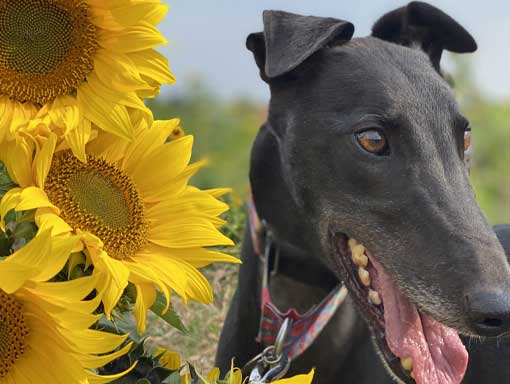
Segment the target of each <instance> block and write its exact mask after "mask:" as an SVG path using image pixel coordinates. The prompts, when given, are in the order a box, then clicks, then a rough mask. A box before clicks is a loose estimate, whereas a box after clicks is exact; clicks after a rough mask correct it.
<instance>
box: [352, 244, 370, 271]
mask: <svg viewBox="0 0 510 384" xmlns="http://www.w3.org/2000/svg"><path fill="white" fill-rule="evenodd" d="M351 255H352V261H353V262H354V264H356V265H359V266H361V267H366V266H367V265H368V257H367V255H365V247H364V246H363V245H361V244H358V245H355V246H354V247H352V248H351Z"/></svg>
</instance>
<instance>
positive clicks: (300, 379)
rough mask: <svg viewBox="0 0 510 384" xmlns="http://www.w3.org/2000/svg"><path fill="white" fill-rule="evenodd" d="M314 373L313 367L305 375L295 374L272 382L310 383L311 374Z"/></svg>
mask: <svg viewBox="0 0 510 384" xmlns="http://www.w3.org/2000/svg"><path fill="white" fill-rule="evenodd" d="M314 374H315V369H312V370H311V371H310V372H309V373H307V374H305V375H297V376H293V377H289V378H287V379H280V380H276V381H273V383H274V384H311V383H312V380H313V376H314Z"/></svg>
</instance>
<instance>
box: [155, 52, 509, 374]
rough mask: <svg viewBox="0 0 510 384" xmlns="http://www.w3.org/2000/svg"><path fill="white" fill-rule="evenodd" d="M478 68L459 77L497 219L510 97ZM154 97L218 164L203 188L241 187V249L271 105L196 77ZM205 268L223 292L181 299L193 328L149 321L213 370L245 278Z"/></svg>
mask: <svg viewBox="0 0 510 384" xmlns="http://www.w3.org/2000/svg"><path fill="white" fill-rule="evenodd" d="M470 73H471V72H470V70H469V62H464V61H459V62H457V67H456V71H455V73H454V76H453V77H454V78H455V80H456V86H455V88H456V92H457V94H458V97H459V100H460V102H461V106H462V110H463V112H464V113H465V114H466V116H467V117H468V119H469V120H470V121H471V125H472V128H473V143H474V154H473V161H472V164H473V169H472V173H471V175H472V181H473V185H474V188H475V191H476V194H477V198H478V201H479V203H480V205H481V206H482V209H483V210H484V212H485V214H486V215H487V217H488V220H489V222H490V223H492V224H496V223H510V171H509V166H510V124H509V120H510V102H507V101H494V100H490V99H488V98H486V97H484V95H482V94H480V92H479V91H478V89H477V87H476V85H475V84H473V83H472V82H471V81H470V79H471V78H472V77H471V75H470ZM149 104H150V107H151V108H152V109H153V111H154V113H155V115H156V117H157V118H160V119H162V118H171V117H180V118H181V119H182V126H183V128H184V129H185V131H186V132H187V133H190V134H193V135H194V136H195V147H194V148H195V149H194V157H195V159H196V160H198V159H203V158H206V159H208V160H209V162H210V166H209V167H208V168H206V169H204V170H203V171H202V172H201V173H200V174H199V175H197V176H196V177H195V179H194V183H195V184H196V185H198V186H200V187H203V188H212V187H220V186H221V187H223V186H228V187H232V188H233V189H234V192H233V194H232V197H231V200H232V205H233V210H232V211H231V212H230V213H229V214H228V215H227V219H228V221H229V224H228V225H227V227H226V228H225V231H226V232H227V233H228V234H230V235H231V236H232V238H233V239H234V240H235V241H236V242H237V243H238V245H237V246H236V247H234V248H233V249H230V250H228V251H229V252H231V253H232V254H236V255H237V254H238V250H239V241H240V239H241V233H242V229H243V225H244V219H245V214H244V208H243V202H244V199H245V196H246V194H247V192H248V188H249V187H248V178H247V175H248V163H249V153H250V147H251V143H252V141H253V138H254V137H255V134H256V132H257V129H258V127H259V126H260V124H261V123H262V122H263V121H264V119H265V114H266V107H265V105H262V104H260V103H256V102H254V101H250V100H246V99H238V100H229V101H225V100H221V99H219V98H217V97H216V95H215V94H214V93H213V92H210V91H209V90H208V89H207V87H206V86H204V85H203V84H202V83H201V82H196V83H194V84H191V85H190V88H189V91H188V92H187V93H186V94H184V95H181V96H179V97H178V98H159V99H156V100H154V101H152V102H151V103H149ZM204 272H205V274H206V275H207V277H208V279H209V281H210V282H211V284H212V286H213V289H214V292H215V295H216V298H215V300H214V303H212V304H211V305H209V306H203V305H197V304H194V303H191V304H189V307H188V308H184V307H183V306H182V304H180V303H179V302H178V301H177V300H176V302H175V307H176V309H177V310H178V311H179V313H180V314H181V315H182V319H183V321H184V323H185V325H186V326H187V327H188V334H187V335H184V334H181V333H179V332H177V331H175V330H173V329H170V327H168V326H167V325H166V324H164V323H163V322H162V321H160V320H158V319H156V318H152V319H151V323H150V325H149V327H148V329H149V330H150V334H151V335H152V336H153V337H152V338H151V343H153V344H154V345H159V346H163V347H166V348H169V349H172V350H177V351H178V352H180V353H181V354H182V355H183V357H184V358H185V359H187V360H189V361H190V362H192V363H195V364H196V365H197V366H198V367H199V368H200V369H201V370H202V371H207V370H208V369H210V368H211V367H212V366H213V362H214V353H215V349H216V344H217V341H218V337H219V333H220V330H221V326H222V323H223V319H224V318H225V315H226V312H227V309H228V303H229V301H230V298H231V296H232V294H233V292H234V290H235V285H236V281H237V278H236V267H233V266H226V265H217V266H212V267H209V268H207V269H206V270H205V271H204Z"/></svg>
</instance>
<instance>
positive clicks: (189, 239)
mask: <svg viewBox="0 0 510 384" xmlns="http://www.w3.org/2000/svg"><path fill="white" fill-rule="evenodd" d="M149 241H151V242H152V243H154V244H157V245H161V246H163V247H169V248H193V247H212V246H217V245H234V242H233V241H232V240H230V239H229V238H228V237H226V236H225V235H223V234H222V233H221V232H220V231H218V229H217V228H216V227H215V226H214V225H213V224H212V223H211V221H210V220H207V219H206V218H202V217H198V216H195V217H174V218H172V219H171V220H166V221H164V219H163V220H162V221H157V222H154V223H153V225H152V226H151V229H150V233H149Z"/></svg>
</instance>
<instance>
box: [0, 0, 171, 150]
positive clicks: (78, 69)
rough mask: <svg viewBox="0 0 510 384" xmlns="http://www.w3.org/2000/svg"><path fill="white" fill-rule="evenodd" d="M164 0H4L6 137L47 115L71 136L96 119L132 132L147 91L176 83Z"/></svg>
mask: <svg viewBox="0 0 510 384" xmlns="http://www.w3.org/2000/svg"><path fill="white" fill-rule="evenodd" d="M166 11H167V6H166V5H165V4H163V3H162V2H161V1H160V0H0V79H1V81H0V142H1V141H2V140H4V139H9V138H12V135H13V133H14V132H16V131H17V130H20V129H24V128H25V127H26V125H27V124H28V123H29V121H30V120H32V119H36V118H37V119H41V118H43V117H44V116H49V117H50V118H51V119H52V120H53V121H54V123H55V124H56V125H57V126H60V130H61V131H62V134H63V135H64V137H65V138H66V139H69V142H70V145H71V148H72V149H73V152H74V153H75V154H78V148H76V147H75V146H73V145H72V144H73V143H74V142H75V141H76V140H77V139H81V140H84V137H83V136H87V135H90V129H91V128H90V127H91V123H92V124H94V125H95V126H97V127H98V128H100V129H104V130H106V131H109V132H112V133H114V134H116V135H119V136H121V137H125V138H132V136H133V130H132V124H131V119H132V116H133V115H135V114H138V115H143V116H144V117H145V118H147V119H151V118H152V116H151V114H150V112H149V110H148V109H147V107H146V106H145V105H144V103H143V100H142V98H146V97H153V96H155V95H156V94H157V93H158V92H159V87H160V85H161V84H165V83H173V82H174V81H175V80H174V77H173V75H172V73H171V72H170V69H169V67H168V62H167V60H166V59H165V58H164V57H163V56H162V55H161V54H160V53H158V52H156V51H155V50H154V47H156V46H158V45H162V44H165V43H166V40H165V39H164V37H163V36H162V35H161V34H160V33H159V31H158V30H157V29H156V25H157V24H158V23H159V22H160V21H161V19H162V18H163V17H164V15H165V14H166Z"/></svg>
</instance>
